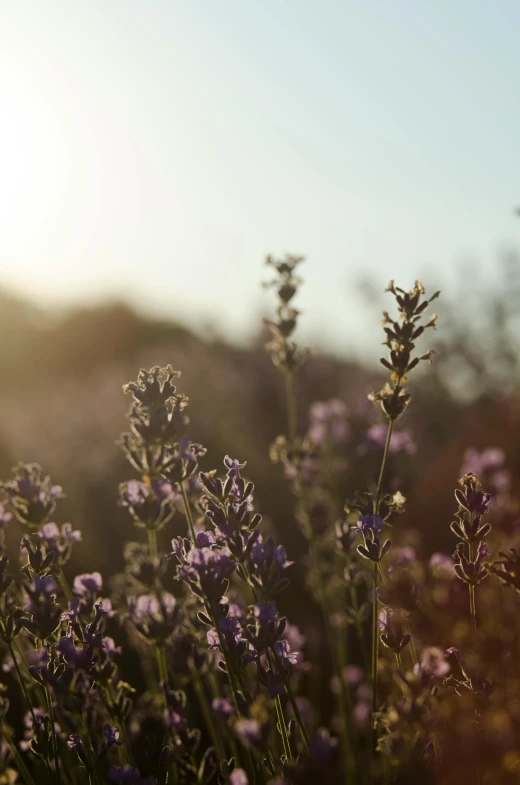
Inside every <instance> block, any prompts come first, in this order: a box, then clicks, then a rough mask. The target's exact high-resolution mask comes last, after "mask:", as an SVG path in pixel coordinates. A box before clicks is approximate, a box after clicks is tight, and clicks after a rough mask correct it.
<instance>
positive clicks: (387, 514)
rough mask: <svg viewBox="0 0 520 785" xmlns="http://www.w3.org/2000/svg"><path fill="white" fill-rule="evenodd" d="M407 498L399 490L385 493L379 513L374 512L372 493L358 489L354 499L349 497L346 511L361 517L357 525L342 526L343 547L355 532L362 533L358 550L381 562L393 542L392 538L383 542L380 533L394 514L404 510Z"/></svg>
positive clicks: (370, 558) (363, 554) (367, 557)
mask: <svg viewBox="0 0 520 785" xmlns="http://www.w3.org/2000/svg"><path fill="white" fill-rule="evenodd" d="M405 501H406V500H405V498H404V496H403V495H402V493H400V492H399V491H398V492H397V493H395V494H393V495H391V494H385V496H383V498H382V499H381V500H380V502H379V513H378V514H374V512H373V510H374V498H373V496H372V494H371V493H368V492H365V493H362V494H361V493H359V491H356V493H355V494H354V498H353V499H352V500H350V499H347V501H346V503H345V512H346V513H347V515H350V514H351V513H353V512H357V513H359V518H358V521H357V524H356V525H355V526H351V527H350V528H348V529H347V526H348V524H345V525H343V526H341V537H340V541H341V543H344V545H343V547H345V545H346V544H347V542H350V538H351V536H352V535H353V534H361V535H362V537H363V543H362V544H361V545H358V547H357V551H358V553H359V554H360V556H363V557H364V558H365V559H369V560H370V561H373V562H376V563H379V562H380V561H381V560H382V559H383V557H384V556H386V554H387V553H388V551H389V550H390V548H391V546H392V543H391V541H390V540H385V542H384V543H382V542H381V539H380V536H379V535H380V533H381V531H382V530H383V526H384V524H385V523H386V522H387V521H388V520H389V519H390V518H391V517H392V516H393V515H396V514H399V513H402V512H404V505H405Z"/></svg>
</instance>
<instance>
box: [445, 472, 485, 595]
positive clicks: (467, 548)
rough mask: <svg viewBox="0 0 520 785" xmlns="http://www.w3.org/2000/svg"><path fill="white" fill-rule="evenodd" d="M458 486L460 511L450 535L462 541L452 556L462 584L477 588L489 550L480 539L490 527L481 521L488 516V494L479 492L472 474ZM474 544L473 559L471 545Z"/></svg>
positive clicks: (452, 525)
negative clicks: (475, 544) (476, 544)
mask: <svg viewBox="0 0 520 785" xmlns="http://www.w3.org/2000/svg"><path fill="white" fill-rule="evenodd" d="M459 483H460V485H461V488H457V490H456V491H455V498H456V499H457V502H458V505H459V507H458V510H457V512H456V513H455V517H456V520H455V521H453V523H452V524H451V530H452V532H453V533H454V534H455V535H456V536H457V537H458V538H459V539H460V540H461V542H459V544H458V545H457V548H456V551H455V553H454V554H453V557H454V559H455V562H456V563H455V572H456V573H457V576H458V577H459V578H460V580H461V581H464V583H467V584H468V585H469V586H476V585H477V584H479V583H480V582H481V581H482V580H483V579H484V578H485V577H486V575H487V574H488V573H487V569H486V565H485V560H486V557H487V554H488V546H487V544H486V543H485V542H484V541H483V539H482V538H483V537H485V536H486V535H487V534H489V532H490V531H491V525H490V524H489V523H487V522H483V520H482V519H483V517H484V516H485V515H486V513H487V512H488V505H489V501H490V499H491V494H489V493H485V492H484V491H483V490H482V486H481V484H480V481H479V479H478V478H477V477H476V476H475V475H474V474H465V475H464V477H461V479H460V480H459ZM477 542H478V546H477V549H476V553H475V555H473V544H474V543H477Z"/></svg>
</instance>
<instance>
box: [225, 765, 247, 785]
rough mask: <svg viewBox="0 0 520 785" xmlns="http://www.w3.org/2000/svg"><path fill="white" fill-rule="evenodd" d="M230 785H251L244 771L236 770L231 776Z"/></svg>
mask: <svg viewBox="0 0 520 785" xmlns="http://www.w3.org/2000/svg"><path fill="white" fill-rule="evenodd" d="M229 785H249V780H248V778H247V774H246V773H245V771H244V769H234V770H233V771H232V772H231V774H230V776H229Z"/></svg>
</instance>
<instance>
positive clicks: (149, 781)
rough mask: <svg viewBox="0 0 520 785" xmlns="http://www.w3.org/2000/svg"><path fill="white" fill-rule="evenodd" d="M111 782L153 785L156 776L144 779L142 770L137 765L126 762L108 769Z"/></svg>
mask: <svg viewBox="0 0 520 785" xmlns="http://www.w3.org/2000/svg"><path fill="white" fill-rule="evenodd" d="M108 779H109V780H110V782H118V783H120V785H153V783H154V782H155V778H154V777H147V778H146V779H143V777H142V776H141V772H140V771H139V769H138V768H137V767H135V766H131V765H130V764H129V763H124V764H123V765H122V766H115V767H112V768H110V769H109V770H108Z"/></svg>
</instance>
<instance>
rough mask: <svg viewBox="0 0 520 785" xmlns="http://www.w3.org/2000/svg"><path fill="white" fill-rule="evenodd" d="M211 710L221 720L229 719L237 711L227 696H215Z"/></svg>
mask: <svg viewBox="0 0 520 785" xmlns="http://www.w3.org/2000/svg"><path fill="white" fill-rule="evenodd" d="M211 710H212V712H213V714H215V715H216V716H217V717H218V718H219V719H221V720H228V719H229V718H230V717H231V715H232V714H233V713H234V711H235V709H234V707H233V704H232V703H231V701H229V700H228V699H227V698H213V701H212V703H211Z"/></svg>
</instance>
